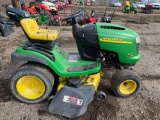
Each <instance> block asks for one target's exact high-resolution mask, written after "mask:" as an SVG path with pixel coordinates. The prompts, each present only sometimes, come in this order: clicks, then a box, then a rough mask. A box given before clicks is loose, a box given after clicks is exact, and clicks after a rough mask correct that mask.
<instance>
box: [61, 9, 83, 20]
mask: <svg viewBox="0 0 160 120" xmlns="http://www.w3.org/2000/svg"><path fill="white" fill-rule="evenodd" d="M80 15H83V11H78V12H76V13H74V14H72V15H70V16H67V17H65V18H62V19H61V20H62V21H67V20H69V19H72V18H75V17H77V16H80Z"/></svg>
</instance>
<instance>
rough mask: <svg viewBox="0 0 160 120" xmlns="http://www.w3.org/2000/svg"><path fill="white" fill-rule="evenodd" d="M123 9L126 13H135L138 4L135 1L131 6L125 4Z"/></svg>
mask: <svg viewBox="0 0 160 120" xmlns="http://www.w3.org/2000/svg"><path fill="white" fill-rule="evenodd" d="M122 11H123V12H124V13H134V14H137V6H136V5H135V4H134V3H131V5H130V6H125V7H124V8H123V10H122Z"/></svg>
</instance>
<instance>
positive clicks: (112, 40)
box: [100, 38, 132, 44]
mask: <svg viewBox="0 0 160 120" xmlns="http://www.w3.org/2000/svg"><path fill="white" fill-rule="evenodd" d="M100 41H101V42H110V43H122V44H132V42H127V41H124V40H123V39H121V38H100Z"/></svg>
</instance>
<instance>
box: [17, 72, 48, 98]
mask: <svg viewBox="0 0 160 120" xmlns="http://www.w3.org/2000/svg"><path fill="white" fill-rule="evenodd" d="M16 89H17V91H18V93H19V94H20V95H21V96H23V97H24V98H27V99H37V98H40V97H41V96H42V95H43V94H44V92H45V85H44V83H43V82H42V80H41V79H39V78H38V77H36V76H32V75H27V76H23V77H21V78H20V79H18V81H17V83H16Z"/></svg>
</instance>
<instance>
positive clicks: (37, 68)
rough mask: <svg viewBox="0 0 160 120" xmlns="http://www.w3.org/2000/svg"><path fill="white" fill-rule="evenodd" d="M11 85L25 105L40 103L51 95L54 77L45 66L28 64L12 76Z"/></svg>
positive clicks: (14, 92) (15, 94) (11, 88)
mask: <svg viewBox="0 0 160 120" xmlns="http://www.w3.org/2000/svg"><path fill="white" fill-rule="evenodd" d="M9 85H10V90H11V92H12V93H13V95H14V96H15V97H16V98H17V99H18V100H20V101H22V102H25V103H39V102H42V101H44V100H46V99H47V98H48V97H49V95H50V94H51V91H52V88H53V85H54V75H53V73H51V71H50V70H49V69H48V68H47V67H46V66H44V65H41V64H36V63H26V64H24V65H22V66H21V67H19V68H18V69H17V70H16V71H15V72H14V73H13V74H12V76H11V79H10V83H9ZM27 86H28V87H27ZM35 89H36V90H35Z"/></svg>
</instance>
